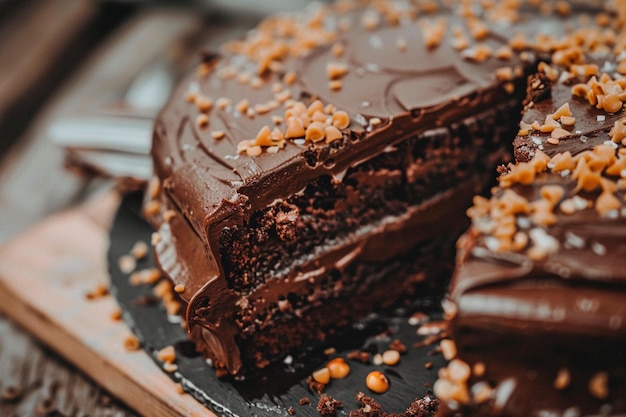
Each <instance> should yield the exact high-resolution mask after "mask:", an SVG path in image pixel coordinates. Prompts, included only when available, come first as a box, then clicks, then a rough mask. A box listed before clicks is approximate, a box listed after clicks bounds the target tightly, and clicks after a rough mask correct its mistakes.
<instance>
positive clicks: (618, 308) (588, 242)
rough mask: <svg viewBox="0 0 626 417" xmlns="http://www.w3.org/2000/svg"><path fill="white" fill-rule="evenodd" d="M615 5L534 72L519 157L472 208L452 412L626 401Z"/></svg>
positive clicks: (441, 394) (496, 412)
mask: <svg viewBox="0 0 626 417" xmlns="http://www.w3.org/2000/svg"><path fill="white" fill-rule="evenodd" d="M621 7H622V8H624V7H626V5H621ZM622 13H623V12H622ZM622 15H623V14H622ZM606 17H607V16H605V15H599V17H598V16H596V19H594V20H595V22H596V23H595V24H601V23H602V22H605V24H604V25H601V26H598V27H596V28H593V27H589V28H582V29H579V30H575V31H573V32H572V33H570V34H568V36H567V37H566V38H564V39H562V40H560V41H559V42H560V43H561V44H562V45H564V46H565V47H563V48H556V47H555V48H554V52H553V54H552V56H551V63H550V65H548V64H540V65H539V70H540V72H539V73H538V74H537V75H535V76H533V77H531V78H530V79H529V86H528V97H527V100H526V103H527V106H526V108H525V111H524V115H523V119H522V122H521V124H520V130H519V132H518V135H517V137H516V139H515V142H514V145H515V157H516V160H517V163H516V164H514V165H510V166H509V167H508V168H507V169H505V170H504V173H503V175H501V176H500V177H499V178H498V180H499V185H498V187H496V188H494V190H493V192H492V196H491V197H490V198H482V197H477V198H476V199H475V200H474V205H473V207H472V208H470V209H469V211H468V214H469V217H470V218H471V220H472V226H471V227H470V229H469V231H468V232H467V233H466V234H464V235H463V237H462V238H461V239H460V240H459V242H458V249H459V252H458V259H457V263H458V266H457V270H456V272H455V274H454V278H453V281H452V283H451V286H450V296H449V300H448V302H446V303H445V305H446V307H447V311H448V314H449V316H450V327H451V329H450V330H451V333H452V336H453V339H454V344H453V345H451V344H450V343H446V345H447V346H450V345H451V346H452V348H450V347H448V349H447V352H448V355H449V357H450V358H451V359H452V357H454V358H453V359H452V360H451V362H450V364H449V366H448V367H447V368H445V369H443V370H442V371H441V372H440V379H439V381H437V383H436V384H435V394H436V395H437V396H438V398H439V399H440V400H442V404H443V407H442V408H443V409H444V411H442V415H479V416H520V417H521V416H524V417H526V416H576V417H578V416H590V415H594V416H595V415H598V416H618V415H619V416H623V415H626V327H625V326H626V269H625V268H624V256H625V255H626V182H625V181H626V147H625V146H626V129H625V126H626V112H624V107H623V103H624V102H626V78H625V77H624V75H625V74H626V55H624V50H625V49H624V42H626V37H624V31H623V27H622V26H621V25H622V24H623V20H621V19H619V18H618V19H615V20H612V21H605V20H604V18H606ZM618 17H619V16H618Z"/></svg>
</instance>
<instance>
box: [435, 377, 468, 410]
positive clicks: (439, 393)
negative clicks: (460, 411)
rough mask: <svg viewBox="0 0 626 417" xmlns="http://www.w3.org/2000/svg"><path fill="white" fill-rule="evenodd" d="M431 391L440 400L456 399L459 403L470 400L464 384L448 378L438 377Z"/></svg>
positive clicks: (465, 402)
mask: <svg viewBox="0 0 626 417" xmlns="http://www.w3.org/2000/svg"><path fill="white" fill-rule="evenodd" d="M433 392H434V394H435V396H436V397H437V398H439V399H440V400H442V401H457V402H459V403H461V404H467V403H468V402H469V400H470V394H469V391H468V389H467V386H466V385H465V384H460V383H457V382H454V381H451V380H448V379H443V378H440V379H438V380H437V381H435V385H434V386H433Z"/></svg>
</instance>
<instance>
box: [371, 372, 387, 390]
mask: <svg viewBox="0 0 626 417" xmlns="http://www.w3.org/2000/svg"><path fill="white" fill-rule="evenodd" d="M365 385H366V386H367V388H369V389H370V390H372V391H374V392H375V393H377V394H382V393H383V392H386V391H387V390H389V380H388V379H387V377H386V376H385V374H383V373H382V372H380V371H372V372H370V373H369V374H367V376H366V377H365Z"/></svg>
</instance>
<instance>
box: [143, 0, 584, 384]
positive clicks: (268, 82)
mask: <svg viewBox="0 0 626 417" xmlns="http://www.w3.org/2000/svg"><path fill="white" fill-rule="evenodd" d="M513 3H514V4H513ZM559 5H560V6H558V7H557V10H558V11H559V13H556V14H555V15H551V14H549V13H548V14H545V13H540V12H539V11H538V9H537V8H535V7H533V6H526V5H525V6H524V7H520V6H519V5H518V4H517V2H512V3H511V2H503V3H502V4H500V3H497V2H475V3H474V2H464V3H459V4H452V5H449V6H445V5H443V4H441V5H438V4H436V3H433V2H423V3H419V2H408V1H407V2H400V1H398V2H395V1H394V2H391V1H389V2H379V1H371V2H359V1H340V2H338V3H335V4H333V5H330V6H320V5H316V6H312V7H310V8H309V9H307V10H305V11H303V12H302V13H300V14H297V15H289V16H275V17H272V18H269V19H267V20H265V21H264V22H263V23H261V24H260V25H259V26H258V28H257V29H255V30H254V31H252V32H250V33H249V34H248V35H246V36H245V37H244V38H243V39H241V40H237V41H233V42H231V43H229V44H227V45H226V46H225V47H224V49H223V51H222V52H221V53H220V54H209V53H207V54H205V55H204V61H203V63H202V64H201V65H200V66H199V68H198V72H197V74H195V75H194V76H192V77H190V78H189V79H188V80H186V81H185V82H184V83H183V84H182V85H181V86H180V87H179V88H178V90H177V91H176V92H175V93H174V94H173V96H172V98H171V100H170V101H169V103H168V104H167V106H166V107H165V108H164V110H163V112H162V113H161V115H160V117H159V118H158V121H157V122H156V127H155V132H154V142H153V148H152V155H153V158H154V165H155V170H156V178H155V181H154V182H153V184H152V185H153V186H152V187H151V188H150V190H149V192H148V201H147V203H146V206H145V213H146V216H147V217H148V218H149V219H150V220H151V221H152V222H153V224H154V225H155V228H156V229H157V230H158V233H157V234H155V238H154V247H155V253H156V258H157V261H158V263H159V266H160V268H161V269H162V270H163V271H164V272H165V273H166V274H167V275H168V276H169V277H170V278H171V280H172V281H173V283H174V284H175V286H176V289H177V291H178V292H179V294H180V296H181V298H182V299H183V301H184V302H185V303H186V305H187V310H186V313H185V314H186V316H185V318H186V322H187V325H188V328H189V333H190V336H191V338H192V339H193V340H194V342H195V343H196V345H197V346H198V349H199V350H200V351H202V352H203V353H204V354H205V355H206V356H207V357H208V358H210V359H211V360H212V362H213V364H214V365H215V367H216V369H217V370H218V371H219V372H220V373H231V374H237V373H241V372H243V370H245V369H247V368H254V367H264V366H266V365H267V364H268V363H269V362H271V361H274V360H276V359H278V358H280V357H281V356H284V355H286V353H287V352H288V351H289V349H292V348H295V347H301V346H304V345H308V344H312V343H319V342H320V341H323V340H324V339H325V338H327V337H328V336H329V335H331V334H332V333H333V332H335V331H336V330H337V329H338V328H341V327H343V326H347V325H348V324H350V323H352V322H353V321H354V320H356V319H358V318H360V317H363V316H364V315H366V314H367V313H369V312H371V311H374V310H376V309H380V308H384V307H388V306H391V305H392V304H393V303H394V302H396V301H397V300H398V299H399V298H401V297H402V296H405V297H411V296H418V295H419V294H416V291H419V287H420V286H422V287H433V286H434V287H437V286H438V287H441V286H442V285H445V283H446V277H447V276H448V272H449V270H450V269H451V267H452V263H453V256H454V244H453V242H454V241H455V240H456V238H457V237H458V235H459V234H460V233H461V232H462V231H463V230H464V229H465V228H466V227H467V224H468V223H469V222H467V220H466V217H465V215H464V212H465V210H466V208H467V207H468V206H469V205H470V204H471V199H472V196H473V195H474V194H475V193H477V192H480V191H481V190H482V189H484V187H485V186H486V185H487V184H489V183H490V179H491V178H492V173H493V172H494V168H495V166H496V165H497V164H498V163H500V162H501V161H502V160H504V159H505V158H506V157H507V155H508V152H509V147H510V139H509V138H511V137H513V136H514V135H515V132H516V131H517V130H518V129H517V128H515V129H514V130H513V131H512V129H511V127H512V126H515V125H516V123H517V120H518V112H519V109H520V108H521V102H522V100H523V97H524V94H525V93H524V87H523V86H524V83H525V77H526V75H525V73H526V71H527V70H528V69H530V68H531V67H532V66H533V65H534V64H535V62H536V61H535V54H534V52H539V53H544V52H547V51H544V50H542V49H541V48H537V47H529V44H530V43H533V42H534V43H535V45H536V44H539V43H541V42H542V40H543V38H542V37H541V35H537V34H538V33H539V34H541V33H543V30H544V29H545V31H547V32H546V33H547V34H545V35H543V36H544V37H546V38H549V37H550V36H558V35H561V34H563V33H564V32H565V31H566V29H567V27H568V25H572V24H578V23H579V16H572V15H571V14H570V10H569V7H568V5H567V4H565V5H563V4H561V3H559ZM540 8H541V9H543V6H542V7H540ZM550 34H555V35H550ZM535 36H536V38H535ZM526 39H528V40H532V42H531V41H526ZM526 50H529V51H532V52H527V51H526Z"/></svg>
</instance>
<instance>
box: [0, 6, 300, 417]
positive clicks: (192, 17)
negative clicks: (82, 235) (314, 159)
mask: <svg viewBox="0 0 626 417" xmlns="http://www.w3.org/2000/svg"><path fill="white" fill-rule="evenodd" d="M305 3H306V2H304V1H301V0H280V1H271V2H270V1H265V2H263V1H251V0H204V1H199V0H196V1H182V0H181V1H169V2H168V1H130V0H129V1H105V0H98V1H97V0H0V246H2V245H4V244H7V243H9V242H10V241H11V239H12V238H13V237H14V236H16V235H17V234H19V233H20V232H22V231H24V230H26V229H28V228H29V227H32V226H33V225H35V224H36V223H38V222H39V221H41V220H42V219H43V218H44V217H46V216H47V215H48V214H50V213H52V212H55V211H58V210H62V209H64V208H66V207H69V206H71V205H74V204H77V203H80V202H83V201H85V200H88V199H89V198H92V197H94V196H97V195H98V193H101V194H102V193H106V192H108V191H109V190H110V189H111V188H113V187H128V188H132V187H137V185H138V184H140V183H141V181H143V180H144V179H145V178H146V177H147V176H148V175H150V170H151V165H150V159H149V157H148V152H149V147H150V140H151V130H152V122H153V120H154V118H155V116H156V115H157V113H158V112H159V109H160V107H161V106H162V105H163V104H164V102H165V100H167V97H168V95H169V94H170V91H171V89H172V88H173V86H174V85H175V84H176V82H177V81H178V80H179V79H180V78H181V77H183V76H184V75H185V74H186V73H187V72H189V71H190V70H191V69H192V68H193V67H194V65H195V64H196V63H198V62H199V60H198V57H199V53H200V51H202V50H206V49H213V50H215V49H217V47H218V46H219V45H220V44H221V43H222V42H224V41H225V40H227V39H231V38H233V37H236V36H240V35H241V34H242V33H244V32H245V31H246V30H248V29H250V28H251V27H253V26H254V25H255V24H256V23H257V22H258V21H259V20H260V19H262V18H263V17H264V16H265V15H266V14H268V13H274V12H279V11H288V10H293V9H300V8H302V7H303V6H305ZM51 398H57V400H58V399H59V398H61V399H62V401H59V400H58V401H56V403H55V404H56V405H55V406H54V407H51V404H52V403H51V402H50V401H51V400H50V399H51ZM0 415H1V416H35V415H46V416H86V415H89V416H132V415H135V414H134V412H133V411H131V410H129V409H128V408H127V407H125V406H124V405H123V404H119V403H117V402H116V401H115V400H112V399H111V398H110V397H109V396H108V394H107V393H106V392H104V391H103V390H101V388H100V387H98V386H97V384H95V383H93V382H91V381H89V380H88V379H87V378H86V377H84V376H83V375H82V374H81V373H80V371H77V370H76V369H74V368H73V367H72V366H71V365H69V364H68V363H67V362H65V361H64V360H63V359H61V358H59V357H58V356H57V355H56V354H54V353H53V352H51V351H49V350H48V349H47V348H45V347H44V346H41V345H40V344H38V343H37V342H36V341H35V340H34V339H33V338H32V337H31V336H30V335H28V334H27V333H25V332H24V331H23V330H21V329H20V328H19V327H17V326H16V325H15V324H14V323H13V322H11V321H10V320H9V319H7V318H6V317H5V316H3V315H2V314H0Z"/></svg>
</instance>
